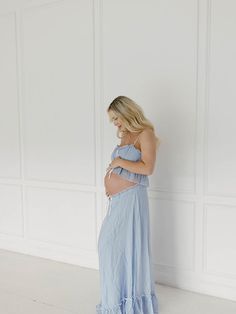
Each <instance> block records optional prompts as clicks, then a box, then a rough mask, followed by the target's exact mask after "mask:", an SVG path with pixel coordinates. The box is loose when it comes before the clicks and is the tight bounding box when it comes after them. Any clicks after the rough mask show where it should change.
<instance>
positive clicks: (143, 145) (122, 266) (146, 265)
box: [96, 96, 160, 314]
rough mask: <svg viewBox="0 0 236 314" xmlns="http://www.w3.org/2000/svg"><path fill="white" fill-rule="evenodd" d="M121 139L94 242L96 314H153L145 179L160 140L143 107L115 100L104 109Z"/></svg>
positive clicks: (122, 98) (109, 172)
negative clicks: (97, 279)
mask: <svg viewBox="0 0 236 314" xmlns="http://www.w3.org/2000/svg"><path fill="white" fill-rule="evenodd" d="M107 113H108V116H109V119H110V121H111V122H113V123H114V125H115V126H116V127H117V136H118V137H119V138H121V142H120V145H116V146H115V148H114V150H113V152H112V154H111V163H110V164H109V167H108V168H107V172H106V175H105V178H104V185H105V191H106V195H107V197H108V211H107V214H106V217H105V218H104V220H103V223H102V227H101V230H100V234H99V239H98V256H99V272H100V289H101V300H100V303H99V304H97V306H96V312H97V313H99V314H105V313H106V314H128V313H129V314H154V313H155V314H157V313H158V300H157V296H156V293H155V285H154V277H153V268H152V267H153V266H152V254H151V248H150V224H149V200H148V194H147V187H148V186H149V179H148V176H149V175H151V174H152V173H153V171H154V167H155V160H156V151H157V148H158V146H159V143H160V141H159V139H158V138H157V137H156V135H155V132H154V127H153V125H152V123H151V122H150V121H149V120H148V119H147V118H146V117H145V115H144V113H143V110H142V108H141V107H140V106H139V105H138V104H136V103H135V102H134V101H133V100H132V99H130V98H128V97H125V96H119V97H117V98H115V99H114V100H113V101H112V103H111V104H110V105H109V107H108V109H107Z"/></svg>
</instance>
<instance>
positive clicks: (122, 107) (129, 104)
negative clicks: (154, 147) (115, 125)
mask: <svg viewBox="0 0 236 314" xmlns="http://www.w3.org/2000/svg"><path fill="white" fill-rule="evenodd" d="M110 110H112V111H113V112H114V113H115V114H116V116H117V117H119V118H120V119H121V120H122V122H123V123H124V126H125V129H126V131H120V130H119V129H118V130H117V137H118V138H122V137H123V136H124V135H125V133H126V132H127V131H128V132H134V133H139V132H141V131H143V130H144V129H146V128H149V129H151V130H152V131H153V133H154V136H155V139H156V143H158V142H160V139H159V138H158V137H157V136H156V135H155V129H154V125H153V124H152V123H151V121H150V120H148V119H147V118H146V117H145V115H144V112H143V109H142V108H141V107H140V106H139V105H138V104H137V103H136V102H135V101H134V100H132V99H130V98H129V97H126V96H118V97H116V98H115V99H114V100H113V101H112V102H111V103H110V105H109V107H108V108H107V112H109V111H110ZM110 122H111V119H110ZM120 133H121V136H120Z"/></svg>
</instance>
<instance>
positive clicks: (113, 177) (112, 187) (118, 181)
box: [104, 172, 136, 196]
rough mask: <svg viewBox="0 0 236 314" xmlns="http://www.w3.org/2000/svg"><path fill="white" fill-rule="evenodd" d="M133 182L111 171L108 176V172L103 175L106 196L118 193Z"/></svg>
mask: <svg viewBox="0 0 236 314" xmlns="http://www.w3.org/2000/svg"><path fill="white" fill-rule="evenodd" d="M135 184H136V183H135V182H131V181H128V180H126V179H125V178H123V177H122V176H120V175H118V174H116V173H113V172H112V173H111V174H110V178H109V173H107V174H106V175H105V177H104V186H105V190H106V195H107V196H112V195H113V194H116V193H119V192H121V191H122V190H124V189H126V188H127V187H129V186H132V185H135Z"/></svg>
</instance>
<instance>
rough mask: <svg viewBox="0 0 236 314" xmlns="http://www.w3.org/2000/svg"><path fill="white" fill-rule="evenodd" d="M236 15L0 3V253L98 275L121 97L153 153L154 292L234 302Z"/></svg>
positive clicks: (230, 7)
mask: <svg viewBox="0 0 236 314" xmlns="http://www.w3.org/2000/svg"><path fill="white" fill-rule="evenodd" d="M235 12H236V2H234V1H233V0H231V1H230V0H224V1H223V0H221V1H220V0H208V1H207V0H199V1H197V0H178V1H177V0H175V1H174V0H172V1H168V0H159V1H157V0H155V1H154V0H148V1H144V0H142V1H141V0H135V1H134V0H133V1H132V0H119V1H114V0H103V1H102V0H100V1H99V0H94V1H88V0H64V1H51V0H32V1H26V0H25V1H23V0H21V1H19V0H15V1H9V0H8V1H7V0H5V1H3V0H2V1H1V2H0V69H1V71H0V86H1V87H0V88H1V89H0V104H1V107H0V110H1V111H0V121H1V123H0V157H1V162H0V247H1V248H4V249H9V250H13V251H18V252H22V253H26V254H32V255H36V256H41V257H46V258H51V259H55V260H59V261H64V262H68V263H74V264H78V265H81V266H85V267H92V268H96V269H98V257H97V239H98V234H99V230H100V227H101V223H102V220H103V217H104V215H105V213H106V197H105V194H104V188H103V176H104V174H105V169H106V167H107V164H108V162H109V160H110V154H111V150H112V149H113V147H114V145H116V144H118V142H119V141H118V139H117V138H116V137H115V128H114V127H113V126H112V125H111V124H110V123H109V121H108V117H107V114H106V108H107V106H108V105H109V103H110V102H111V100H112V99H113V98H115V97H116V96H118V95H126V96H128V97H131V98H133V99H134V100H135V101H137V102H138V103H139V104H140V105H141V106H142V107H143V109H144V111H145V113H146V115H147V116H148V117H149V118H150V119H151V121H152V122H153V123H154V125H155V127H156V130H157V134H158V135H159V136H160V138H161V140H162V143H161V146H160V149H159V152H158V157H157V163H156V169H155V174H153V175H152V176H151V177H150V188H149V197H150V218H151V234H152V248H153V262H154V263H155V273H156V274H155V275H156V280H157V282H158V283H165V284H169V285H173V286H177V287H181V288H184V289H189V290H193V291H198V292H201V293H206V294H212V295H216V296H220V297H225V298H228V299H232V300H236V292H235V291H236V243H235V239H236V229H235V222H236V189H235V187H236V162H235V160H236V145H235V143H236V141H235V135H234V134H235V131H236V126H235V123H234V122H235V114H236V107H235V106H234V104H235V100H236V97H235V88H234V87H235V72H236V62H235V53H236V39H235V38H236V13H235Z"/></svg>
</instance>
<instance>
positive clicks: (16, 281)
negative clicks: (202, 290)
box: [0, 250, 236, 314]
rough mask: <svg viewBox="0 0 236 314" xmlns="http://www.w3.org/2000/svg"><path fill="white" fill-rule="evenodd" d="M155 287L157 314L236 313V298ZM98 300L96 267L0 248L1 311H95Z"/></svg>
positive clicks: (8, 313) (19, 313)
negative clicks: (61, 261) (56, 260)
mask: <svg viewBox="0 0 236 314" xmlns="http://www.w3.org/2000/svg"><path fill="white" fill-rule="evenodd" d="M157 291H158V299H159V309H160V314H213V313H214V314H235V313H236V302H232V301H227V300H224V299H220V298H213V297H209V296H206V295H201V294H197V293H192V292H188V291H185V290H180V289H174V288H171V287H167V286H163V285H157ZM98 302H99V273H98V271H96V270H91V269H89V268H83V267H79V266H73V265H69V264H65V263H59V262H54V261H51V260H47V259H43V258H38V257H33V256H29V255H24V254H19V253H15V252H11V251H6V250H0V314H95V313H96V311H95V306H96V304H97V303H98ZM147 314H148V313H147Z"/></svg>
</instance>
